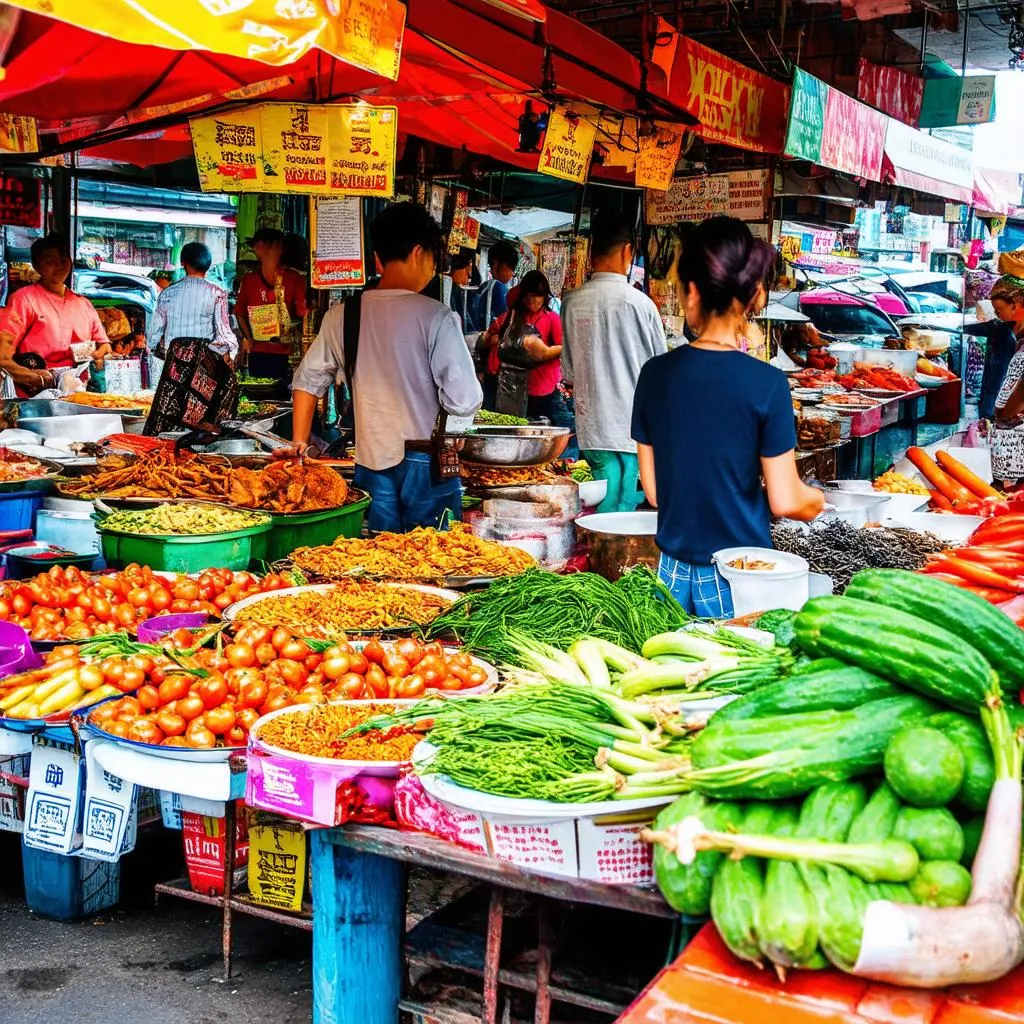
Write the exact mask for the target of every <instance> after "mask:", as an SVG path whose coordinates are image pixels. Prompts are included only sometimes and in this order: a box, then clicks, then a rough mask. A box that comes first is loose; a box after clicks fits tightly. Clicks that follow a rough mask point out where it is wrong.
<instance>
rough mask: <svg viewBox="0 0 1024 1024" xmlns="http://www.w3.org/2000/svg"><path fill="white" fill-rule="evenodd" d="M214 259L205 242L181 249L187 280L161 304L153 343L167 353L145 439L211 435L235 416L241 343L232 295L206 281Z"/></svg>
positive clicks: (175, 286)
mask: <svg viewBox="0 0 1024 1024" xmlns="http://www.w3.org/2000/svg"><path fill="white" fill-rule="evenodd" d="M212 259H213V258H212V256H211V255H210V250H209V249H208V248H207V247H206V246H205V245H203V244H202V243H201V242H189V243H188V245H186V246H185V247H184V248H183V249H182V250H181V265H182V266H183V267H184V268H185V276H184V277H183V278H182V279H181V280H180V281H178V282H177V283H175V284H172V285H170V286H169V287H168V288H165V289H164V290H163V291H162V292H161V293H160V298H159V299H157V304H156V318H155V321H156V322H155V326H154V336H153V338H152V339H151V344H153V346H154V348H155V350H156V354H157V355H162V354H163V353H164V350H165V349H166V359H167V362H166V365H165V366H164V372H163V374H162V376H161V377H160V383H159V384H158V386H157V392H156V395H155V396H154V399H153V408H152V411H151V412H150V415H149V419H148V420H147V421H146V428H145V432H146V433H147V434H159V433H162V432H164V431H167V430H177V429H180V428H181V427H186V428H189V429H193V430H194V429H203V430H213V429H216V427H217V424H218V422H219V421H220V420H222V419H225V418H229V417H230V416H231V415H232V414H233V413H234V408H235V403H236V401H237V398H238V383H237V381H236V380H235V359H236V357H237V355H238V339H237V338H236V337H235V335H234V333H233V331H232V330H231V326H230V324H229V323H228V293H227V292H226V291H224V289H223V288H220V287H219V286H217V285H215V284H214V283H213V282H212V281H207V280H206V272H207V271H208V270H209V269H210V264H211V262H212Z"/></svg>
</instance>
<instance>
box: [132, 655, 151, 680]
mask: <svg viewBox="0 0 1024 1024" xmlns="http://www.w3.org/2000/svg"><path fill="white" fill-rule="evenodd" d="M128 664H129V665H130V666H131V667H132V668H137V669H139V670H140V671H141V672H145V673H146V675H147V676H148V675H149V673H150V672H152V671H153V666H154V664H155V662H154V661H153V659H152V658H151V657H150V656H149V655H148V654H133V655H131V657H130V658H129V659H128Z"/></svg>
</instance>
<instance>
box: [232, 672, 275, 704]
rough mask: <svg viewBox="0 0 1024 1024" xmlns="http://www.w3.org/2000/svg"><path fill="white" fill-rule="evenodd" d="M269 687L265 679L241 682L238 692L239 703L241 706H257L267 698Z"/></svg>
mask: <svg viewBox="0 0 1024 1024" xmlns="http://www.w3.org/2000/svg"><path fill="white" fill-rule="evenodd" d="M268 692H269V687H268V685H267V681H266V679H262V678H259V679H251V680H248V681H246V682H244V683H242V684H241V687H240V689H239V692H238V698H239V703H241V704H242V706H243V707H247V708H258V707H260V706H261V705H262V704H263V702H264V701H265V700H266V699H267V694H268Z"/></svg>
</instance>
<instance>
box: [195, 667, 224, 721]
mask: <svg viewBox="0 0 1024 1024" xmlns="http://www.w3.org/2000/svg"><path fill="white" fill-rule="evenodd" d="M196 693H197V694H198V695H199V696H200V698H201V699H202V701H203V707H205V708H206V710H207V711H209V710H210V709H211V708H216V707H219V706H220V705H221V704H223V703H224V701H225V700H227V696H228V684H227V680H226V679H225V678H224V677H223V676H222V675H220V674H219V673H217V674H216V675H214V674H211V675H209V676H208V677H207V678H206V679H204V680H203V681H202V682H201V683H200V684H199V685H198V686H197V687H196ZM228 728H229V729H230V728H231V726H228Z"/></svg>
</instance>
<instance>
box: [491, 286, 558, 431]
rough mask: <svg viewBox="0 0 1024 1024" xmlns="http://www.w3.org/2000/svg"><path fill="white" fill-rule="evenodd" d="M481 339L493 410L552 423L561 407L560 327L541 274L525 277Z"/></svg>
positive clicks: (549, 291) (547, 287)
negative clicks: (492, 385) (493, 390)
mask: <svg viewBox="0 0 1024 1024" xmlns="http://www.w3.org/2000/svg"><path fill="white" fill-rule="evenodd" d="M485 338H486V342H485V347H486V349H487V351H488V363H487V374H488V376H491V377H496V378H497V380H498V388H497V395H496V401H495V408H496V410H497V411H498V412H503V413H509V414H511V415H513V416H525V417H527V418H528V419H531V420H535V419H538V418H540V417H541V416H544V417H547V419H549V420H551V421H552V422H554V420H555V419H556V417H557V415H558V406H560V405H561V394H560V392H559V390H558V385H559V383H560V382H561V379H562V362H561V355H562V321H561V318H560V317H559V315H558V314H557V313H555V312H554V311H553V310H552V309H551V286H550V285H549V284H548V279H547V278H546V277H545V276H544V275H543V274H542V273H541V272H540V271H539V270H531V271H529V272H528V273H527V274H525V275H524V277H523V279H522V281H520V282H519V286H518V287H517V288H515V289H514V290H513V301H512V304H511V306H510V307H509V308H508V309H507V310H506V311H505V312H504V313H502V314H501V316H500V317H498V319H497V320H495V322H494V323H493V324H492V325H491V326H490V327H489V328H488V330H487V334H486V335H485Z"/></svg>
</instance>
